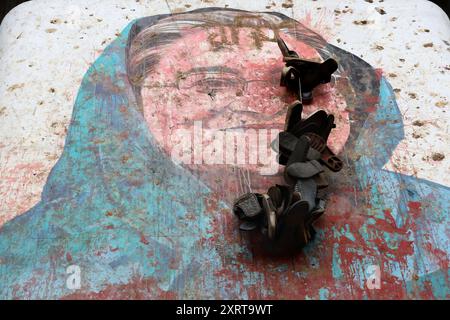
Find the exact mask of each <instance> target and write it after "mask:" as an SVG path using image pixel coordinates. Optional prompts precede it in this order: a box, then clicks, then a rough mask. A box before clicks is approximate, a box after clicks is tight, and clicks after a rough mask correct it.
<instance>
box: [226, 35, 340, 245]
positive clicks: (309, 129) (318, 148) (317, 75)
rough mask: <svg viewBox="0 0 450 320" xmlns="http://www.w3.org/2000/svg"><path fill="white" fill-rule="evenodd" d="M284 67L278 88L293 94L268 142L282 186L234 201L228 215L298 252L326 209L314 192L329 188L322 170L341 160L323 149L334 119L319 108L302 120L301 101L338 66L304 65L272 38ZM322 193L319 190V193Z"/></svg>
mask: <svg viewBox="0 0 450 320" xmlns="http://www.w3.org/2000/svg"><path fill="white" fill-rule="evenodd" d="M277 42H278V46H279V48H280V50H281V52H282V54H283V61H284V62H285V66H284V67H283V71H282V74H281V81H280V85H281V86H284V87H286V88H287V90H290V91H293V92H295V93H296V95H297V96H298V100H296V101H295V102H294V103H293V104H291V105H290V106H289V107H288V111H287V114H286V122H285V127H284V131H282V132H280V133H279V135H278V137H277V138H276V139H275V140H274V141H273V142H272V148H273V149H274V150H275V151H276V152H277V160H278V162H279V164H281V165H284V166H285V170H284V179H285V182H286V185H275V186H272V187H270V188H269V190H268V191H267V193H264V194H260V193H246V194H244V195H242V196H240V197H239V198H238V199H236V200H235V202H234V205H233V212H234V214H236V215H237V217H238V218H239V219H240V220H241V224H240V227H239V228H240V229H241V230H243V231H252V230H257V229H259V230H260V231H261V233H262V234H263V236H264V237H265V238H267V239H269V240H270V242H271V243H273V244H275V245H280V246H290V247H294V248H301V247H303V246H305V245H306V244H307V243H309V242H310V241H311V240H312V239H313V238H314V235H315V233H316V232H315V230H314V228H313V226H312V224H313V222H314V221H316V220H317V219H318V218H319V217H320V216H321V215H322V214H323V213H324V211H325V200H324V199H323V198H321V197H319V195H318V191H319V190H321V189H324V188H326V187H327V186H328V183H327V179H326V175H325V170H324V167H326V168H328V169H329V170H331V171H333V172H337V171H339V170H341V169H342V166H343V164H342V161H341V160H340V159H339V158H338V157H336V155H335V154H333V152H332V151H331V150H330V149H329V147H328V146H327V140H328V136H329V134H330V132H331V130H332V129H333V128H335V127H336V125H335V124H334V116H333V115H332V114H328V113H327V112H326V111H324V110H319V111H317V112H315V113H314V114H312V115H311V116H309V117H307V118H305V119H302V109H303V103H302V102H303V101H306V102H307V101H311V99H312V90H313V89H314V88H315V87H316V86H318V85H319V84H323V83H328V82H330V80H331V74H332V73H333V72H335V71H336V70H337V68H338V65H337V62H336V61H335V60H333V59H328V60H326V61H324V62H323V63H316V62H312V61H306V60H302V59H300V58H299V55H298V54H297V53H296V52H295V51H292V50H289V49H288V47H287V46H286V44H285V42H284V41H283V40H282V39H281V38H278V39H277ZM321 193H323V192H321Z"/></svg>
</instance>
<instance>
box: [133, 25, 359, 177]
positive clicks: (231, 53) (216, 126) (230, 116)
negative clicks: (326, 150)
mask: <svg viewBox="0 0 450 320" xmlns="http://www.w3.org/2000/svg"><path fill="white" fill-rule="evenodd" d="M182 34H183V36H182V37H181V38H180V39H178V40H176V41H174V42H173V43H171V44H170V45H169V46H167V47H166V48H164V49H163V50H161V51H160V52H159V55H160V60H159V64H158V66H157V67H155V71H154V72H152V73H151V74H150V75H149V76H148V77H147V78H146V80H145V83H144V86H143V88H142V98H143V105H144V110H143V111H144V116H145V120H146V122H147V124H148V126H149V129H150V131H151V132H152V134H153V136H154V137H155V139H156V141H157V142H158V143H159V145H160V146H162V148H163V150H164V151H165V152H166V153H167V154H169V155H172V157H176V158H178V161H179V160H180V159H181V161H183V162H184V163H185V164H188V165H189V164H195V165H200V164H201V165H202V166H204V167H205V168H206V167H208V166H211V165H213V166H214V165H216V166H219V165H222V164H223V165H225V166H237V167H243V168H245V169H248V170H250V171H252V172H255V171H259V172H260V173H261V174H263V175H270V174H275V173H276V172H277V171H278V165H277V164H276V160H275V154H274V153H273V151H271V148H270V143H271V142H272V140H273V139H274V138H275V137H276V135H277V133H278V132H279V131H280V130H282V129H283V127H284V122H285V116H286V111H287V106H288V105H289V104H290V103H292V102H293V101H294V100H295V99H296V97H295V95H293V94H291V93H289V92H287V91H286V89H285V88H283V87H280V75H281V70H282V68H283V65H284V63H283V59H282V58H283V57H282V54H281V52H280V49H279V48H278V45H277V43H276V41H275V37H274V33H273V31H272V30H270V29H268V28H267V29H258V30H256V29H255V28H246V27H242V28H229V27H211V28H208V29H205V28H191V29H187V30H184V31H182ZM281 37H282V38H283V39H284V40H285V42H286V44H287V45H288V47H289V48H291V49H292V50H295V51H296V52H298V53H299V54H300V56H301V57H302V58H304V59H310V60H316V61H320V60H321V59H320V56H319V54H318V53H317V51H316V50H315V49H313V48H312V47H310V46H308V45H306V44H305V43H303V42H300V41H298V40H296V39H294V38H293V37H291V36H289V35H286V34H281ZM318 109H325V110H326V111H328V112H330V113H333V114H334V115H335V118H336V125H337V129H335V130H333V131H332V132H331V135H330V140H329V145H330V148H331V149H332V150H333V151H335V152H339V151H340V150H341V149H342V148H343V146H344V144H345V142H346V140H347V138H348V135H349V132H350V126H349V116H348V112H347V111H346V104H345V100H344V98H343V97H342V96H341V95H340V94H339V93H338V92H337V91H336V89H335V88H334V87H333V86H332V85H330V84H326V85H323V86H320V87H319V88H316V89H315V91H314V100H313V103H312V104H310V105H306V106H304V113H305V114H311V113H313V112H315V111H316V110H318ZM230 137H231V138H230ZM227 139H230V140H227ZM233 139H236V140H234V141H236V145H234V143H233ZM239 139H242V140H239ZM243 144H244V146H243ZM230 146H231V147H230ZM240 148H242V149H240ZM242 150H244V152H245V155H244V156H243V153H239V152H241V151H242ZM180 151H181V152H180ZM221 161H222V162H221ZM269 161H270V163H269ZM186 162H187V163H186ZM274 166H275V167H274ZM264 168H265V169H266V170H264ZM274 168H275V170H273V169H274ZM206 170H208V169H206Z"/></svg>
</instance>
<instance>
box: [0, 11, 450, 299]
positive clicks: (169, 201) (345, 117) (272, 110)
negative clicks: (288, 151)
mask: <svg viewBox="0 0 450 320" xmlns="http://www.w3.org/2000/svg"><path fill="white" fill-rule="evenodd" d="M276 37H281V38H282V39H283V40H284V41H285V42H286V43H287V44H288V46H289V47H290V48H292V50H295V51H296V52H298V53H299V54H300V55H301V56H302V58H305V59H308V60H314V61H324V60H326V59H328V58H333V59H335V60H336V61H337V62H338V64H339V69H338V70H337V71H336V72H335V73H334V75H333V79H332V81H331V82H330V83H328V84H325V85H322V86H320V87H318V88H316V89H315V91H314V99H313V101H312V103H311V104H308V105H306V106H305V108H304V112H305V113H306V114H311V113H313V112H314V111H316V110H319V109H324V110H326V111H327V112H329V113H333V114H334V115H335V119H336V126H337V127H336V129H335V130H334V131H332V133H331V136H330V140H329V141H330V142H329V144H330V148H331V149H332V150H333V151H334V152H335V153H336V154H338V155H339V156H340V158H341V159H343V162H344V165H345V166H344V169H343V170H342V171H341V172H340V173H339V174H333V175H331V176H330V177H331V179H330V182H329V188H328V193H327V208H326V211H325V214H324V216H323V217H322V218H321V219H320V220H319V221H318V222H317V224H316V229H317V235H316V239H315V240H314V242H312V243H311V244H309V245H308V246H307V247H305V248H304V250H303V251H302V252H301V253H299V254H298V255H295V256H292V257H272V256H268V255H266V254H264V253H263V252H261V251H260V250H259V249H258V246H257V244H255V243H253V242H252V241H251V240H250V239H249V237H247V236H246V234H243V233H242V232H240V231H239V228H238V227H237V225H238V222H237V221H236V218H235V217H234V216H233V214H232V212H231V206H232V203H233V200H234V199H235V198H236V197H237V196H239V195H240V194H242V193H244V192H256V191H258V190H267V188H268V186H270V185H274V184H276V183H282V174H280V172H281V171H280V168H279V166H278V165H277V164H276V163H275V162H274V161H275V159H274V157H273V154H271V151H270V147H268V146H269V145H270V143H271V141H272V140H273V138H274V137H275V136H276V133H277V132H278V131H279V130H282V128H283V123H284V119H285V116H286V110H287V105H289V104H290V103H292V102H293V100H294V97H293V96H292V95H291V94H289V93H288V92H287V91H286V90H285V88H282V87H280V83H279V81H280V71H281V69H282V67H283V60H282V55H281V53H280V50H279V48H278V46H277V42H276ZM380 123H382V125H380ZM277 130H278V131H277ZM230 133H232V137H233V139H232V140H231V142H230V141H228V140H226V139H227V137H226V135H227V134H230ZM249 133H251V134H249ZM250 137H256V138H255V139H253V140H252V139H251V138H250ZM402 138H403V124H402V117H401V114H400V112H399V110H398V108H397V105H396V102H395V96H394V94H393V91H392V89H391V86H390V85H389V84H388V82H387V81H386V80H385V78H384V77H383V76H382V75H381V74H380V73H379V72H377V71H376V70H375V69H374V68H373V67H372V66H370V65H368V64H367V63H366V62H364V61H363V60H361V59H360V58H358V57H356V56H354V55H352V54H351V53H348V52H346V51H343V50H341V49H339V48H337V47H335V46H333V45H330V44H328V43H327V42H326V41H325V40H324V39H323V38H322V37H321V36H320V35H319V34H317V33H315V32H313V31H311V30H309V29H307V28H306V27H305V26H303V25H302V24H300V23H299V22H297V21H295V20H293V19H291V18H289V17H287V16H285V15H282V14H279V13H271V12H265V13H252V12H247V11H241V10H234V9H219V8H208V9H201V10H194V11H190V12H185V13H179V14H170V15H157V16H151V17H145V18H141V19H138V20H135V21H133V22H132V23H130V25H128V26H127V27H126V28H125V29H124V30H123V31H122V32H121V34H120V35H119V36H118V37H117V39H115V40H114V41H113V42H112V43H111V44H110V45H109V46H108V47H107V48H106V49H105V50H104V52H103V53H102V55H101V56H100V57H99V58H98V59H97V60H96V61H95V63H93V64H92V66H91V67H90V68H89V70H87V72H86V74H85V76H84V78H83V80H82V83H81V85H80V88H79V91H78V96H77V99H76V101H75V105H74V107H73V114H72V119H71V122H70V127H69V130H68V133H67V137H66V141H65V147H64V151H63V154H62V156H61V157H60V159H59V161H58V162H57V164H56V165H55V166H54V168H53V169H52V171H51V173H50V175H49V177H48V179H47V182H46V184H45V187H44V189H43V191H42V195H41V201H40V202H39V203H38V204H37V205H36V206H34V207H33V208H32V209H30V210H29V211H27V212H26V213H24V214H22V215H20V216H18V217H16V218H14V219H13V220H11V221H9V222H7V223H6V224H5V225H3V226H2V227H1V229H0V283H1V285H0V297H2V298H8V299H11V298H44V299H48V298H58V299H59V298H119V299H136V298H140V299H156V298H178V299H201V298H203V299H212V298H217V299H268V298H277V299H283V298H285V299H287V298H299V299H308V298H310V299H319V298H331V299H332V298H334V299H338V298H360V299H362V298H417V297H424V296H427V295H431V296H435V297H442V298H445V295H446V293H445V292H442V288H446V287H448V286H447V284H446V281H447V277H448V252H449V250H448V240H447V238H448V237H447V235H446V234H447V233H448V230H447V226H448V200H449V189H448V188H447V187H445V186H442V185H438V184H435V183H432V182H429V181H426V180H421V179H417V178H415V177H409V176H406V175H402V174H399V173H396V172H390V171H387V170H384V169H383V166H384V164H385V163H386V162H387V161H388V160H389V158H390V156H391V154H392V152H393V150H394V148H395V147H396V145H397V144H398V143H399V141H400V140H401V139H402ZM234 139H235V140H234ZM239 139H243V140H241V141H246V142H247V144H245V145H244V147H242V145H241V144H239V143H236V144H235V141H239ZM224 141H225V142H224ZM230 145H232V146H233V147H232V148H229V149H226V148H225V147H226V146H230ZM241 147H242V148H241ZM224 148H225V149H226V150H225V151H224ZM239 148H241V149H242V150H237V151H236V150H235V149H239ZM255 148H256V149H255ZM233 151H236V152H237V153H239V152H241V153H242V154H241V155H244V156H236V152H233ZM266 151H267V152H266ZM70 266H76V267H77V268H78V269H77V270H78V272H79V276H80V282H79V287H78V288H77V289H76V290H74V289H73V288H70V286H68V285H67V281H68V278H69V277H70V273H68V267H70ZM370 266H378V267H379V271H380V272H381V279H382V283H381V288H380V289H379V290H369V289H368V288H367V286H366V280H367V277H368V275H367V268H368V267H370Z"/></svg>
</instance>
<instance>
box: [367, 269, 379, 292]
mask: <svg viewBox="0 0 450 320" xmlns="http://www.w3.org/2000/svg"><path fill="white" fill-rule="evenodd" d="M366 275H367V280H366V286H367V288H368V289H369V290H373V289H380V288H381V271H380V266H378V265H371V266H368V267H367V269H366Z"/></svg>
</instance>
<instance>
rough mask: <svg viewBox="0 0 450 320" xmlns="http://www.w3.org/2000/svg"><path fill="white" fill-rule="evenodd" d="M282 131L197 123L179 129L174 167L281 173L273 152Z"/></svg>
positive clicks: (174, 134)
mask: <svg viewBox="0 0 450 320" xmlns="http://www.w3.org/2000/svg"><path fill="white" fill-rule="evenodd" d="M279 132H280V130H277V129H265V128H261V129H254V128H229V129H209V128H206V129H205V128H203V125H202V121H194V125H193V126H192V127H191V128H190V129H185V128H182V129H176V130H175V131H174V132H173V133H172V141H176V142H175V143H174V145H173V147H172V150H171V158H172V160H173V161H174V162H175V163H182V164H188V165H192V164H196V165H200V164H201V165H235V166H244V165H256V166H257V167H258V171H259V173H260V174H261V175H274V174H276V173H277V172H278V168H279V165H278V162H277V159H276V156H277V153H276V152H275V151H274V150H273V149H272V148H271V143H272V141H274V140H275V139H276V137H277V136H278V133H279Z"/></svg>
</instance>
